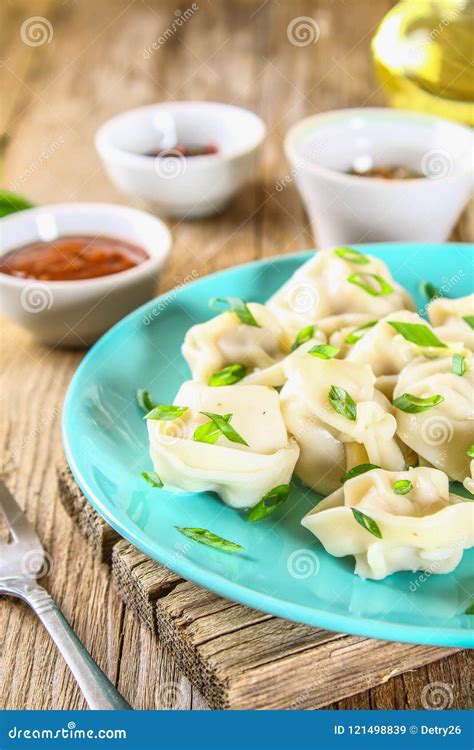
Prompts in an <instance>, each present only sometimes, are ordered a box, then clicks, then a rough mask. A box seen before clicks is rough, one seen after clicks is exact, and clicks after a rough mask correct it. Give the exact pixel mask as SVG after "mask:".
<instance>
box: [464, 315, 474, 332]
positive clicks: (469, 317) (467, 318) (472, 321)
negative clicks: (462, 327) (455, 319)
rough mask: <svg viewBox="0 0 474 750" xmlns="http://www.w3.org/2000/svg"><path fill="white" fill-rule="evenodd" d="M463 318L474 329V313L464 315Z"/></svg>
mask: <svg viewBox="0 0 474 750" xmlns="http://www.w3.org/2000/svg"><path fill="white" fill-rule="evenodd" d="M462 319H463V320H464V321H465V322H466V323H467V324H468V326H470V327H471V328H472V329H474V315H463V316H462Z"/></svg>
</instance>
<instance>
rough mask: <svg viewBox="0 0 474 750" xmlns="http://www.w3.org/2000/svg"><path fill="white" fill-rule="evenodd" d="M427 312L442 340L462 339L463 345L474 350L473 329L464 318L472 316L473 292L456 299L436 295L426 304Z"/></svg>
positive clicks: (473, 311)
mask: <svg viewBox="0 0 474 750" xmlns="http://www.w3.org/2000/svg"><path fill="white" fill-rule="evenodd" d="M427 312H428V317H429V319H430V321H431V323H432V325H433V326H435V327H436V331H437V334H438V336H439V337H440V338H441V339H442V340H446V341H462V343H463V344H464V346H467V348H468V349H470V350H471V351H473V350H474V329H473V328H472V325H470V324H469V323H468V322H467V321H466V319H465V318H467V317H471V318H472V317H473V316H474V294H469V295H467V296H466V297H458V298H457V299H448V298H446V297H437V298H436V299H433V300H432V301H431V302H430V303H429V304H428V306H427ZM443 337H444V338H443Z"/></svg>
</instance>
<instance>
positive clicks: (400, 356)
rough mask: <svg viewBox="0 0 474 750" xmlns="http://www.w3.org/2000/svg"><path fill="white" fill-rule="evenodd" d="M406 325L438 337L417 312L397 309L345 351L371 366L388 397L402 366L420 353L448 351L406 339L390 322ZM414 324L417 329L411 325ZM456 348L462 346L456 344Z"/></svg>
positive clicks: (355, 360) (354, 359)
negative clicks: (424, 329)
mask: <svg viewBox="0 0 474 750" xmlns="http://www.w3.org/2000/svg"><path fill="white" fill-rule="evenodd" d="M393 322H394V323H403V324H408V326H409V327H411V331H414V330H421V329H419V328H418V326H424V327H425V328H426V329H428V331H429V332H431V333H432V334H433V335H434V336H435V339H434V340H439V337H438V336H437V335H436V334H435V332H434V331H433V330H432V329H431V326H430V325H429V323H427V322H426V321H425V320H423V318H421V317H420V316H419V315H417V313H414V312H409V311H408V310H398V311H395V312H391V313H389V314H388V315H386V316H385V317H384V318H382V319H381V320H379V321H378V323H376V324H375V325H374V326H373V327H372V328H370V329H368V330H367V332H366V333H365V334H364V335H363V336H362V337H361V338H360V339H359V341H357V342H356V343H355V344H354V345H353V346H352V347H351V348H350V349H349V351H348V353H347V354H346V359H347V360H348V361H350V362H360V363H363V364H368V365H370V366H371V367H372V370H373V372H374V375H376V377H377V388H379V389H380V390H381V391H382V392H383V393H384V394H385V395H386V396H387V397H388V398H391V397H392V394H393V389H394V387H395V383H396V380H397V376H398V375H399V373H400V372H401V371H402V370H403V368H404V367H405V366H406V365H407V364H408V363H409V362H411V361H412V360H413V359H415V357H417V356H419V355H420V354H421V353H423V354H426V356H429V357H437V356H443V355H444V356H446V354H449V345H448V343H447V342H444V341H442V340H441V343H443V344H444V343H446V344H447V346H446V347H441V346H420V345H419V344H416V343H414V342H413V341H410V340H409V338H410V337H409V336H408V337H407V336H406V335H403V334H402V333H400V332H398V331H397V330H396V328H395V327H394V326H392V325H391V323H393ZM414 327H417V328H414ZM458 348H462V344H459V346H458Z"/></svg>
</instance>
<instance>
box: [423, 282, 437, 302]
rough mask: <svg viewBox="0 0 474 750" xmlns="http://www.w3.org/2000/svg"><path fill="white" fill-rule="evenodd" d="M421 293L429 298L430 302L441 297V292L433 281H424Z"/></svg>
mask: <svg viewBox="0 0 474 750" xmlns="http://www.w3.org/2000/svg"><path fill="white" fill-rule="evenodd" d="M420 293H421V294H423V295H424V296H425V297H427V299H428V300H430V301H431V300H432V299H436V298H437V297H440V296H441V295H440V293H439V290H438V289H436V287H435V285H434V284H432V283H431V281H422V282H421V284H420Z"/></svg>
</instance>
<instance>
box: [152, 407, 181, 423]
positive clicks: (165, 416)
mask: <svg viewBox="0 0 474 750" xmlns="http://www.w3.org/2000/svg"><path fill="white" fill-rule="evenodd" d="M187 410H188V407H187V406H175V405H174V404H159V405H158V406H155V408H154V409H152V410H151V411H149V412H148V414H145V416H144V417H143V419H157V420H160V421H161V422H170V421H171V420H172V419H177V418H178V417H180V416H181V414H184V412H185V411H187Z"/></svg>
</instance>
